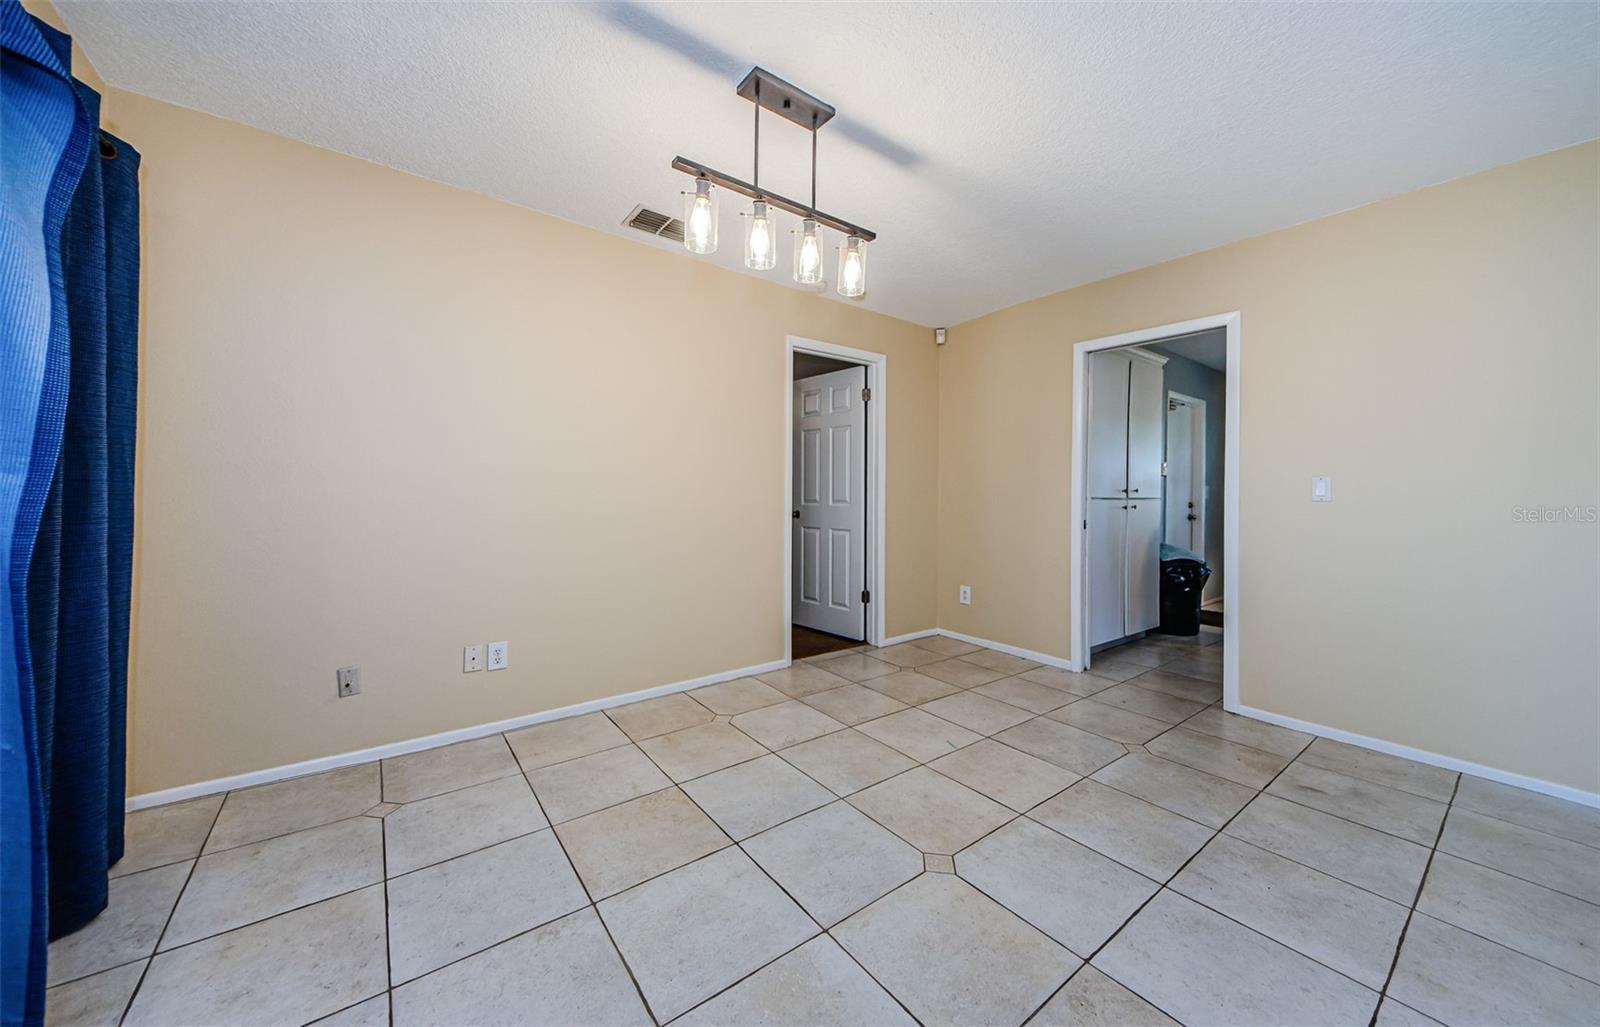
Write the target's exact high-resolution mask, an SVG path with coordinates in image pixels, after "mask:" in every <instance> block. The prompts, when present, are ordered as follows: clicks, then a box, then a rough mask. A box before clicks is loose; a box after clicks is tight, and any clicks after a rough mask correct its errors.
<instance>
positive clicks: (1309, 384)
mask: <svg viewBox="0 0 1600 1027" xmlns="http://www.w3.org/2000/svg"><path fill="white" fill-rule="evenodd" d="M1597 181H1600V144H1595V143H1589V144H1585V145H1582V146H1578V147H1574V148H1571V149H1568V150H1564V151H1560V152H1557V153H1553V154H1548V155H1545V156H1541V157H1537V158H1534V159H1532V160H1527V161H1523V162H1521V163H1518V164H1514V165H1510V166H1507V167H1503V168H1499V169H1496V170H1493V171H1490V172H1487V173H1484V174H1480V175H1475V176H1472V177H1470V178H1465V179H1460V180H1457V181H1454V182H1450V183H1447V184H1445V185H1442V186H1438V187H1435V188H1431V189H1426V190H1422V191H1420V192H1416V193H1411V194H1408V195H1406V196H1402V197H1398V198H1396V199H1392V200H1388V201H1385V202H1382V203H1377V204H1373V205H1371V206H1368V207H1363V208H1360V209H1358V210H1354V211H1350V212H1347V213H1344V214H1340V215H1337V216H1334V217H1329V218H1325V219H1322V220H1319V221H1315V222H1312V223H1309V224H1305V225H1300V226H1298V227H1295V228H1291V229H1287V230H1285V231H1281V232H1275V233H1273V234H1270V235H1266V236H1262V237H1259V238H1256V239H1251V240H1248V241H1246V242H1242V243H1238V244H1235V245H1231V246H1226V247H1222V248H1220V249H1216V250H1212V251H1209V252H1206V253H1201V254H1198V255H1196V256H1192V257H1187V258H1184V259H1182V260H1176V261H1173V262H1171V263H1167V264H1162V265H1158V266H1155V267H1151V268H1147V269H1144V270H1141V271H1137V272H1133V273H1131V274H1127V275H1122V276H1120V277H1117V278H1112V279H1109V280H1106V281H1102V282H1098V283H1095V284H1092V285H1087V286H1083V287H1081V288H1077V289H1072V290H1069V291H1067V292H1062V293H1058V294H1055V295H1053V296H1048V297H1045V298H1042V299H1039V300H1034V301H1032V302H1029V303H1024V304H1022V305H1020V306H1017V307H1013V308H1010V309H1007V310H1002V311H999V312H997V313H994V314H990V315H988V316H986V317H983V318H979V319H977V320H975V321H972V322H969V323H967V324H963V325H959V326H957V327H955V328H953V329H951V331H950V335H949V344H948V345H947V346H946V347H945V348H944V350H943V351H941V354H940V368H939V372H940V376H939V383H940V398H939V411H940V421H939V439H940V475H939V512H940V527H939V587H938V606H939V623H940V625H941V626H942V627H945V628H950V629H953V630H956V631H960V632H964V633H968V634H972V635H977V636H981V637H985V638H989V639H994V640H998V641H1002V642H1008V643H1012V644H1014V645H1019V646H1024V647H1027V648H1030V649H1034V650H1039V651H1043V652H1047V653H1052V654H1055V655H1058V656H1063V657H1064V656H1066V655H1067V654H1068V645H1069V641H1068V639H1069V626H1068V625H1069V602H1068V570H1069V545H1070V536H1069V534H1068V517H1069V514H1068V510H1069V503H1070V492H1069V482H1068V478H1069V476H1070V464H1071V454H1070V440H1071V410H1070V407H1071V395H1072V348H1073V344H1074V343H1076V342H1079V341H1082V340H1085V339H1093V338H1099V337H1102V336H1106V335H1112V334H1116V333H1120V332H1124V331H1130V330H1133V329H1138V328H1145V327H1151V326H1155V325H1161V324H1168V323H1172V322H1175V321H1181V320H1185V319H1188V318H1193V317H1198V316H1202V315H1206V314H1214V313H1221V312H1225V311H1230V310H1239V311H1241V313H1242V330H1241V333H1242V345H1243V356H1242V361H1241V363H1242V367H1241V368H1239V369H1237V370H1238V371H1239V373H1240V374H1241V378H1240V381H1241V384H1242V389H1243V400H1242V431H1241V437H1240V443H1241V450H1242V451H1241V467H1240V470H1241V472H1242V479H1241V500H1240V524H1239V535H1240V551H1241V556H1242V561H1243V563H1242V568H1241V571H1242V582H1241V584H1242V592H1241V595H1242V604H1241V609H1240V610H1239V611H1237V613H1238V614H1239V616H1240V629H1241V632H1242V635H1241V644H1240V646H1239V658H1240V699H1241V701H1242V702H1243V703H1244V704H1246V705H1249V706H1254V707H1258V708H1261V709H1264V710H1269V711H1273V712H1276V713H1280V714H1284V715H1287V716H1291V717H1297V718H1301V719H1304V720H1308V721H1312V722H1314V723H1318V724H1323V725H1327V726H1331V727H1336V728H1342V729H1345V730H1349V731H1354V732H1358V733H1360V734H1364V735H1369V736H1372V737H1376V738H1381V739H1386V740H1389V741H1393V742H1399V743H1402V744H1405V745H1410V746H1416V747H1418V748H1422V749H1426V750H1430V751H1432V752H1436V753H1440V754H1443V755H1447V756H1453V757H1457V758H1460V759H1466V760H1472V761H1476V762H1479V763H1483V764H1487V765H1488V766H1491V767H1497V768H1501V769H1506V770H1510V771H1513V772H1517V773H1521V774H1527V775H1531V776H1534V777H1537V778H1542V779H1545V780H1548V781H1553V782H1557V783H1560V784H1564V785H1569V786H1573V787H1577V788H1582V789H1587V790H1597V789H1600V671H1597V667H1600V650H1597V637H1600V584H1597V582H1600V542H1597V537H1600V536H1597V528H1596V525H1595V524H1593V523H1588V524H1575V523H1557V524H1524V523H1517V522H1516V521H1515V520H1514V518H1513V508H1514V507H1516V506H1518V505H1522V506H1535V505H1539V504H1543V505H1545V506H1553V507H1554V506H1564V505H1592V504H1595V503H1596V502H1597V501H1600V496H1597V493H1600V487H1597V479H1600V418H1597V410H1600V402H1597V399H1596V389H1597V386H1600V362H1597V355H1600V306H1597V304H1600V300H1597V295H1600V264H1597V249H1600V210H1597V192H1600V190H1597ZM1234 372H1235V369H1234V368H1230V369H1229V373H1230V374H1232V373H1234ZM1314 474H1328V475H1331V476H1332V478H1333V483H1334V502H1333V503H1332V504H1330V505H1322V504H1316V505H1313V504H1312V503H1311V502H1310V501H1309V492H1310V478H1311V476H1312V475H1314ZM960 584H970V585H971V586H972V587H973V590H974V597H973V605H972V606H970V607H965V606H960V605H958V604H957V602H956V588H957V586H958V585H960Z"/></svg>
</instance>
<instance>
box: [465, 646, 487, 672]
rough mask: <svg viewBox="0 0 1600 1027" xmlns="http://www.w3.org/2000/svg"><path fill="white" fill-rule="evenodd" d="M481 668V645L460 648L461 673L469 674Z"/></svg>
mask: <svg viewBox="0 0 1600 1027" xmlns="http://www.w3.org/2000/svg"><path fill="white" fill-rule="evenodd" d="M482 669H483V646H481V645H469V646H467V647H466V648H465V649H463V650H461V673H463V674H471V673H472V672H473V671H475V670H482Z"/></svg>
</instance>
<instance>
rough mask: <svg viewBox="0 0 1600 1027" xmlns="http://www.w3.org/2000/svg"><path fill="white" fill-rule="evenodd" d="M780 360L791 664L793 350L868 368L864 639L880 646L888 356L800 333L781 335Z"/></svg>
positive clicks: (786, 643)
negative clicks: (870, 596)
mask: <svg viewBox="0 0 1600 1027" xmlns="http://www.w3.org/2000/svg"><path fill="white" fill-rule="evenodd" d="M785 340H786V341H785V346H784V359H783V497H784V503H783V521H782V523H783V662H785V663H791V662H793V660H794V653H793V652H792V651H791V647H790V643H791V641H792V639H791V637H790V627H791V625H793V623H794V593H793V591H792V589H793V588H794V528H793V526H792V525H791V524H790V523H789V522H790V520H791V517H790V512H791V511H792V510H794V355H795V354H796V353H815V354H816V355H818V356H823V357H833V358H834V359H835V360H847V361H849V362H851V363H854V364H861V365H863V366H865V367H866V369H867V388H869V389H871V390H872V399H871V401H869V402H868V403H867V561H866V577H867V580H866V583H865V584H864V585H863V586H862V587H864V588H865V589H866V590H867V591H868V592H869V593H870V594H871V595H872V601H871V602H869V603H867V624H866V627H867V644H868V645H878V644H880V643H881V642H882V641H883V639H884V637H885V636H884V626H883V625H884V610H885V608H886V604H885V602H884V599H885V594H886V590H885V589H884V585H883V583H884V579H885V577H886V576H887V575H886V567H887V563H886V561H885V559H884V551H883V540H884V538H885V537H886V536H887V535H888V530H887V521H886V519H885V516H884V506H885V504H884V496H885V489H884V482H885V480H886V479H885V471H886V465H887V463H888V460H887V457H888V452H889V450H888V446H887V445H886V444H885V436H886V430H885V429H886V427H887V425H888V421H889V418H888V403H889V383H888V378H889V358H888V357H887V356H885V355H884V354H882V353H873V352H870V351H868V350H864V349H851V348H850V347H849V346H840V345H837V344H835V343H832V342H822V341H820V340H818V339H807V338H803V337H801V336H798V335H789V336H785Z"/></svg>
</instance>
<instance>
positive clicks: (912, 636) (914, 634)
mask: <svg viewBox="0 0 1600 1027" xmlns="http://www.w3.org/2000/svg"><path fill="white" fill-rule="evenodd" d="M947 633H948V632H944V631H940V630H939V629H938V628H923V629H922V630H921V631H907V632H906V633H905V634H903V635H895V636H894V637H893V638H886V639H884V640H883V646H882V648H885V649H887V648H888V647H889V646H891V645H899V644H900V643H901V642H915V641H916V640H917V639H919V638H932V637H933V636H934V635H943V634H947Z"/></svg>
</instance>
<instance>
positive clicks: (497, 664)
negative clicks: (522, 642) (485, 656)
mask: <svg viewBox="0 0 1600 1027" xmlns="http://www.w3.org/2000/svg"><path fill="white" fill-rule="evenodd" d="M509 666H511V643H510V642H490V643H489V669H490V670H505V669H506V668H507V667H509Z"/></svg>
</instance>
